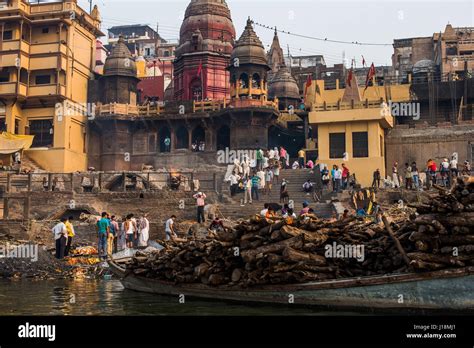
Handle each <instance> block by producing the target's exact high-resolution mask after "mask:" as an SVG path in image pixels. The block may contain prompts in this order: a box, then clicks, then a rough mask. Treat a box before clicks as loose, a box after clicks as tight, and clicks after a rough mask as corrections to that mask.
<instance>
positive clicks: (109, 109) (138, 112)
mask: <svg viewBox="0 0 474 348" xmlns="http://www.w3.org/2000/svg"><path fill="white" fill-rule="evenodd" d="M229 103H230V102H229V101H228V100H210V101H194V102H193V108H192V113H200V112H213V111H219V110H222V109H225V108H227V107H229ZM235 103H237V104H235V105H234V104H233V106H234V107H267V108H274V109H278V102H277V101H276V102H273V101H268V100H256V99H246V100H241V101H237V102H235ZM165 113H166V108H165V106H161V105H156V106H152V105H130V104H118V103H113V104H99V105H97V108H96V115H98V116H107V115H125V116H132V117H133V116H136V117H138V116H140V117H146V116H158V115H163V114H165Z"/></svg>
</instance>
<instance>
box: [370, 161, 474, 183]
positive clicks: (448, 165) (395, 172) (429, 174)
mask: <svg viewBox="0 0 474 348" xmlns="http://www.w3.org/2000/svg"><path fill="white" fill-rule="evenodd" d="M471 171H472V169H471V164H470V163H469V161H467V160H466V161H464V163H463V164H462V166H461V168H460V165H459V164H458V159H457V157H456V156H452V157H451V159H450V160H449V159H448V158H443V159H442V161H441V162H440V163H439V164H437V163H436V161H434V160H433V159H431V158H430V159H429V160H428V161H427V162H426V166H425V168H422V170H420V169H419V167H418V165H417V163H416V162H412V163H411V164H410V163H408V162H407V163H405V165H404V167H403V168H402V169H401V172H400V169H399V164H398V162H395V163H394V164H393V166H392V177H391V179H392V185H393V187H395V188H401V187H403V186H404V187H405V188H406V189H407V190H420V189H422V188H427V189H429V188H431V187H432V186H433V185H434V184H435V185H440V186H444V187H450V186H451V185H452V183H453V182H454V180H455V179H456V178H457V177H458V176H459V175H471ZM421 173H424V179H423V178H422V175H421ZM403 179H404V180H403ZM372 186H373V187H375V188H380V170H379V169H377V170H376V171H375V172H374V180H373V183H372Z"/></svg>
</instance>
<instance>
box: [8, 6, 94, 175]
mask: <svg viewBox="0 0 474 348" xmlns="http://www.w3.org/2000/svg"><path fill="white" fill-rule="evenodd" d="M0 30H1V36H0V60H1V63H0V65H1V67H2V68H1V70H0V127H2V125H3V128H4V129H5V130H6V131H8V132H10V133H13V134H20V135H21V134H27V135H34V136H35V137H34V142H33V147H32V148H31V149H30V150H28V151H27V155H28V156H29V157H30V158H31V159H33V160H34V161H36V162H37V163H38V164H39V165H40V166H41V167H43V168H45V169H47V170H51V171H58V172H61V171H66V172H69V171H75V170H85V169H86V168H87V147H86V142H87V140H86V124H87V117H88V116H87V115H88V113H87V102H88V100H87V86H88V82H89V80H90V79H91V77H92V75H93V72H94V66H95V60H96V56H95V52H96V38H97V37H99V36H102V35H103V33H102V32H101V30H100V16H99V13H98V9H97V7H95V8H94V10H93V12H92V14H88V13H86V12H85V11H84V10H83V9H82V8H80V7H79V6H78V4H77V1H76V0H64V1H61V2H55V3H34V2H31V3H29V2H26V1H23V0H11V1H8V2H7V3H6V6H2V7H1V8H0Z"/></svg>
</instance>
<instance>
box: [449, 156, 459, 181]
mask: <svg viewBox="0 0 474 348" xmlns="http://www.w3.org/2000/svg"><path fill="white" fill-rule="evenodd" d="M449 169H450V170H451V175H453V176H455V177H456V176H458V173H459V171H458V160H457V159H456V157H455V156H453V157H452V158H451V162H449Z"/></svg>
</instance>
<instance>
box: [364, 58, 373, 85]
mask: <svg viewBox="0 0 474 348" xmlns="http://www.w3.org/2000/svg"><path fill="white" fill-rule="evenodd" d="M374 77H375V65H374V63H372V65H371V66H370V69H369V72H368V73H367V79H366V80H365V89H367V88H368V87H369V82H370V81H371V80H373V78H374ZM364 91H365V90H364Z"/></svg>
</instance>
